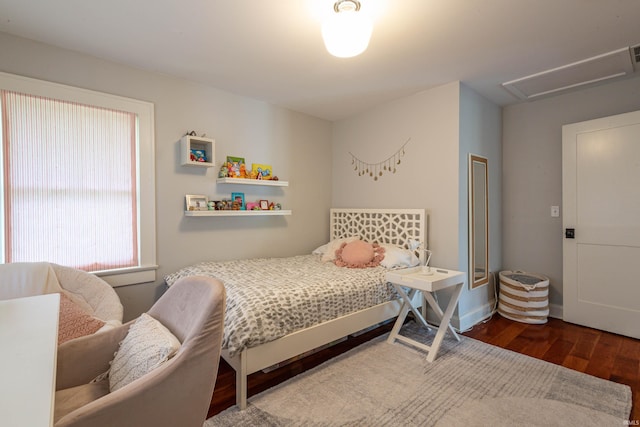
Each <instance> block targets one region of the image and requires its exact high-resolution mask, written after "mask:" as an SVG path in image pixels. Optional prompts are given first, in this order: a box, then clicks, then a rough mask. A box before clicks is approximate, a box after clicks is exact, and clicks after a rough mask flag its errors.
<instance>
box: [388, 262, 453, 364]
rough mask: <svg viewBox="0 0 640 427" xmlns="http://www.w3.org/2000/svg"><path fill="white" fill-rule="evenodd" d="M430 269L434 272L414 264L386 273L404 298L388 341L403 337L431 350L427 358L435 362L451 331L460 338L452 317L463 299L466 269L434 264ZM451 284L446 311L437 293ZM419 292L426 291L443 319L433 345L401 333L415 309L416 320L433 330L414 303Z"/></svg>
mask: <svg viewBox="0 0 640 427" xmlns="http://www.w3.org/2000/svg"><path fill="white" fill-rule="evenodd" d="M430 270H431V273H429V274H425V273H424V272H423V269H422V267H413V268H405V269H402V270H394V271H390V272H388V273H387V274H386V277H385V278H386V280H387V281H388V282H390V283H391V284H392V285H393V287H394V288H396V291H398V293H399V294H400V297H401V298H402V308H401V309H400V314H399V315H398V319H397V320H396V323H395V324H394V325H393V329H392V330H391V332H390V334H389V338H387V342H388V343H390V344H393V343H394V342H395V340H399V341H403V342H406V343H407V344H410V345H413V346H415V347H418V348H421V349H423V350H425V351H426V352H427V361H428V362H433V361H434V360H435V358H436V355H437V354H438V349H439V348H440V344H442V340H443V339H444V336H445V334H446V333H447V330H450V331H451V333H452V334H453V336H454V337H455V339H457V340H458V341H460V337H458V334H456V331H455V330H454V329H453V326H451V323H450V321H451V316H452V315H453V310H455V308H456V305H458V299H459V298H460V293H461V292H462V286H463V285H464V278H465V273H464V272H462V271H455V270H445V269H441V268H437V267H431V269H430ZM403 287H405V288H410V291H409V293H406V292H405V291H404V289H403ZM450 287H453V295H451V299H450V300H449V305H447V308H446V309H445V310H444V312H443V311H442V309H441V308H440V306H439V305H438V302H437V301H436V300H435V298H434V296H433V293H434V292H435V291H439V290H440V289H445V288H450ZM418 291H420V292H422V294H423V295H424V298H425V300H426V301H427V303H429V305H430V306H431V308H432V309H433V311H434V312H435V313H436V315H437V316H438V317H439V318H440V326H439V327H438V331H437V332H436V336H435V338H434V339H433V342H432V343H431V345H430V346H429V345H425V344H422V343H420V342H418V341H416V340H412V339H411V338H407V337H405V336H402V335H400V333H399V332H400V328H401V327H402V325H403V324H404V320H405V319H406V317H407V315H408V314H409V311H411V312H413V314H414V315H415V316H416V319H418V320H419V321H420V323H422V325H423V326H424V327H426V328H427V329H428V330H431V327H430V326H429V324H427V321H426V320H425V319H424V317H423V316H422V314H421V313H420V312H419V311H418V310H416V309H415V308H414V307H413V306H412V305H411V300H412V299H413V297H414V296H415V294H416V292H418Z"/></svg>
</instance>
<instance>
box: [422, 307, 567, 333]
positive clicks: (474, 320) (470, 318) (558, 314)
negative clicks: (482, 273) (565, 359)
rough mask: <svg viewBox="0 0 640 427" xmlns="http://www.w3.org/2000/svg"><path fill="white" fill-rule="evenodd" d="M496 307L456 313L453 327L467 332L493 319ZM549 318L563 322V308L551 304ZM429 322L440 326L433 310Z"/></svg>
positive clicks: (453, 318)
mask: <svg viewBox="0 0 640 427" xmlns="http://www.w3.org/2000/svg"><path fill="white" fill-rule="evenodd" d="M494 307H495V304H494V301H490V302H488V303H486V304H483V305H482V306H480V307H478V308H477V309H475V310H473V311H471V312H469V313H465V314H464V315H463V316H460V314H459V313H456V314H454V315H453V316H451V325H453V327H454V329H455V330H456V331H458V332H460V331H463V332H464V331H467V330H469V329H471V328H473V326H474V325H477V324H478V323H480V322H482V321H483V320H486V319H488V318H489V317H491V315H492V314H494V313H493V308H494ZM549 317H553V318H555V319H560V320H562V306H561V305H559V304H549ZM427 321H428V322H429V323H431V324H432V325H439V324H440V321H439V319H438V318H437V317H436V315H435V314H434V313H433V311H432V310H431V309H429V310H428V311H427Z"/></svg>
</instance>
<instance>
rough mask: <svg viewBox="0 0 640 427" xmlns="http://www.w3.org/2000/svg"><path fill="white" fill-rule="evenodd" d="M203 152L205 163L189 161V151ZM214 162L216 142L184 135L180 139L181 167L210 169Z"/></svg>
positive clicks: (201, 137)
mask: <svg viewBox="0 0 640 427" xmlns="http://www.w3.org/2000/svg"><path fill="white" fill-rule="evenodd" d="M192 149H193V150H203V151H204V152H205V156H206V159H207V161H206V162H197V161H193V160H191V150H192ZM215 162H216V141H215V140H213V139H211V138H205V137H203V136H192V135H185V136H183V137H182V138H180V163H181V165H182V166H192V167H199V168H210V167H212V166H214V164H215Z"/></svg>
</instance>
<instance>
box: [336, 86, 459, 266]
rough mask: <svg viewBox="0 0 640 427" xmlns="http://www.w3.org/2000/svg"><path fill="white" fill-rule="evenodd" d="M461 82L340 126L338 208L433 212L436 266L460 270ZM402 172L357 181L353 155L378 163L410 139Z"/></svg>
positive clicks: (432, 244)
mask: <svg viewBox="0 0 640 427" xmlns="http://www.w3.org/2000/svg"><path fill="white" fill-rule="evenodd" d="M458 94H459V84H458V83H457V82H455V83H451V84H447V85H444V86H440V87H437V88H434V89H431V90H428V91H424V92H420V93H418V94H415V95H413V96H408V97H405V98H402V99H399V100H396V101H394V102H391V103H388V104H385V105H382V106H379V107H376V108H373V109H372V110H370V111H368V112H365V113H363V114H359V115H357V116H354V117H352V118H349V119H346V120H342V121H338V122H335V123H334V128H333V191H332V199H333V205H334V206H335V207H339V208H349V207H353V208H421V209H427V212H428V214H429V224H428V234H429V237H428V240H429V249H431V250H432V251H433V257H432V259H431V262H432V264H433V265H438V266H441V267H444V268H452V269H457V267H458V247H457V241H458V232H459V229H458V225H459V221H458V137H459V135H458V111H459V105H458V103H459V96H458ZM408 138H411V141H409V143H408V144H407V146H406V147H405V156H404V157H403V158H402V159H401V164H400V165H397V166H396V170H397V171H396V173H395V174H393V173H391V174H389V173H385V174H384V175H383V176H382V177H379V179H378V180H377V181H374V180H373V179H372V178H371V177H369V176H358V174H357V172H356V171H354V170H353V165H352V164H351V156H350V155H349V153H350V152H351V153H353V154H354V155H355V156H356V157H358V158H359V159H361V160H363V161H365V162H368V163H378V162H380V161H382V160H384V159H386V158H387V157H389V156H391V155H393V154H394V153H395V152H396V150H397V149H398V148H399V147H400V146H401V145H402V144H403V143H404V142H405V141H406V140H407V139H408Z"/></svg>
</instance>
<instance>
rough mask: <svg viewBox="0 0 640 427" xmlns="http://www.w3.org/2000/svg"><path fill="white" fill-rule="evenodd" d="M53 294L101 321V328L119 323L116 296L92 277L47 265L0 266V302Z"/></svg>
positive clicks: (41, 263)
mask: <svg viewBox="0 0 640 427" xmlns="http://www.w3.org/2000/svg"><path fill="white" fill-rule="evenodd" d="M56 292H58V293H64V294H65V295H66V296H68V297H69V298H70V299H71V300H72V301H73V303H74V304H76V305H77V306H78V307H79V308H80V309H82V310H83V311H84V312H86V313H88V314H90V315H91V316H93V317H95V318H97V319H100V320H102V321H103V322H105V323H106V325H105V328H104V329H109V327H112V326H119V325H121V324H122V316H123V309H122V304H121V303H120V298H119V297H118V294H116V292H115V291H114V290H113V288H112V287H111V285H109V284H108V283H107V282H105V281H104V280H102V279H100V278H99V277H97V276H96V275H94V274H91V273H87V272H85V271H81V270H77V269H75V268H71V267H65V266H62V265H58V264H54V263H48V262H18V263H9V264H0V300H4V299H12V298H21V297H30V296H35V295H42V294H50V293H56Z"/></svg>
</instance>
